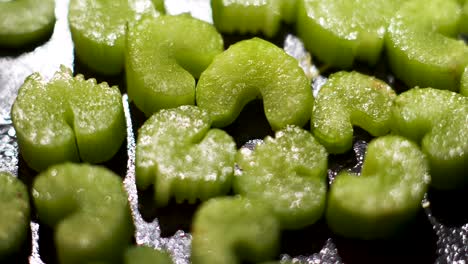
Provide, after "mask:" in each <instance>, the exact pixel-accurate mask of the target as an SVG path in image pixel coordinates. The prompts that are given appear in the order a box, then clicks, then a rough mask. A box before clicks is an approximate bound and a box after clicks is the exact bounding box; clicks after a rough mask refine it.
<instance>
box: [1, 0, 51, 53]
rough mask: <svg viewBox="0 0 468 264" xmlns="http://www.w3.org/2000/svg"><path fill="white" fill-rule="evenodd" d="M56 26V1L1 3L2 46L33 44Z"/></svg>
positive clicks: (19, 0)
mask: <svg viewBox="0 0 468 264" xmlns="http://www.w3.org/2000/svg"><path fill="white" fill-rule="evenodd" d="M54 24H55V1H54V0H41V1H37V0H12V1H10V0H7V1H0V46H5V47H13V48H15V47H19V46H24V45H28V44H31V43H33V42H35V41H38V40H40V39H41V38H44V37H46V36H47V35H48V34H50V33H51V32H52V30H53V28H54Z"/></svg>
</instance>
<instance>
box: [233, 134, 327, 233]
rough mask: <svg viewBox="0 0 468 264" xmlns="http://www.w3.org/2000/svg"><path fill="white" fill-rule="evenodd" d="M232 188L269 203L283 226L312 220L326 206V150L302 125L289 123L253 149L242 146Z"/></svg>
mask: <svg viewBox="0 0 468 264" xmlns="http://www.w3.org/2000/svg"><path fill="white" fill-rule="evenodd" d="M236 161H237V165H238V167H239V169H240V171H236V175H235V177H234V191H235V192H236V193H238V194H240V195H243V196H246V197H249V198H254V199H258V200H260V201H261V202H262V203H264V204H266V205H269V206H270V207H271V208H272V209H273V213H274V214H275V215H276V216H277V217H278V219H279V220H280V223H281V227H282V228H286V229H298V228H302V227H304V226H307V225H310V224H313V223H315V222H316V221H317V220H318V219H320V218H321V216H322V214H323V211H324V209H325V200H326V193H327V184H326V177H327V168H328V164H327V152H326V150H325V148H324V147H323V146H322V145H320V144H319V143H318V142H317V141H316V140H315V139H314V137H313V136H312V134H311V133H310V132H308V131H306V130H304V129H302V128H298V127H295V126H288V127H286V128H285V129H283V130H280V131H277V132H276V134H275V138H272V137H269V136H268V137H266V138H265V140H264V142H263V143H260V144H259V145H257V146H256V147H255V149H254V150H250V149H248V148H242V149H241V150H240V151H239V152H238V155H237V158H236Z"/></svg>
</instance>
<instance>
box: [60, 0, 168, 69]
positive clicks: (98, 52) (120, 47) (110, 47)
mask: <svg viewBox="0 0 468 264" xmlns="http://www.w3.org/2000/svg"><path fill="white" fill-rule="evenodd" d="M156 2H158V1H156ZM143 15H147V16H157V15H159V13H158V12H157V11H156V9H155V8H154V6H153V3H152V2H151V0H125V1H122V0H118V1H116V0H70V5H69V11H68V20H69V22H70V31H71V34H72V38H73V43H74V44H75V50H76V55H77V56H78V58H79V59H80V61H81V62H82V63H83V64H85V65H86V66H87V67H89V68H90V69H92V70H93V71H96V72H98V73H101V74H108V75H115V74H119V73H120V72H121V71H122V70H123V68H124V50H125V35H126V25H127V23H129V22H133V21H135V20H137V19H139V18H140V17H141V16H143Z"/></svg>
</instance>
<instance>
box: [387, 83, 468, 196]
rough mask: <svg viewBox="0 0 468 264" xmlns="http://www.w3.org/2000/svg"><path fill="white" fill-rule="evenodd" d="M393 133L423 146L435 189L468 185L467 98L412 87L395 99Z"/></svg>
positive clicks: (442, 91) (455, 94) (430, 89)
mask: <svg viewBox="0 0 468 264" xmlns="http://www.w3.org/2000/svg"><path fill="white" fill-rule="evenodd" d="M392 130H394V132H395V133H397V134H400V135H402V136H405V137H407V138H409V139H412V140H413V141H415V142H417V143H418V144H421V147H422V150H423V152H424V153H425V154H426V155H427V157H428V160H429V166H430V173H431V177H432V182H431V183H432V186H433V187H435V188H438V189H456V188H463V187H464V186H467V185H468V177H467V174H466V171H468V97H465V96H463V95H460V94H457V93H454V92H450V91H444V90H437V89H433V88H424V89H418V88H413V89H411V90H409V91H407V92H404V93H402V94H400V95H399V96H398V97H397V98H396V99H395V104H394V107H393V125H392Z"/></svg>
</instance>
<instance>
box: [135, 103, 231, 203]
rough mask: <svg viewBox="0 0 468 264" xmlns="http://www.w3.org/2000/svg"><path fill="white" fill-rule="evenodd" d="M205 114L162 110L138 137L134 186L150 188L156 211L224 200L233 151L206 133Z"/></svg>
mask: <svg viewBox="0 0 468 264" xmlns="http://www.w3.org/2000/svg"><path fill="white" fill-rule="evenodd" d="M210 125H211V121H210V118H209V116H208V113H207V112H206V111H203V110H201V109H199V108H197V107H196V106H181V107H178V108H173V109H164V110H161V111H159V112H157V113H155V114H154V115H153V116H152V117H151V118H149V119H148V120H147V121H146V122H145V124H144V125H143V126H142V127H141V128H140V130H139V131H138V140H137V146H136V181H137V185H138V187H139V188H143V189H144V188H147V187H148V186H149V185H150V184H152V183H154V189H155V193H154V195H155V201H156V204H157V205H158V206H165V205H167V204H168V202H169V200H170V198H171V196H174V197H175V199H176V202H183V201H185V200H188V201H189V202H191V203H194V202H195V201H196V200H197V199H200V200H202V201H203V200H207V199H208V198H211V197H214V196H218V195H222V194H226V193H227V192H228V191H229V190H230V188H231V179H232V175H233V173H234V159H235V154H236V151H237V150H236V145H235V143H234V140H233V139H232V138H231V137H230V136H229V135H228V134H227V133H226V132H224V131H222V130H219V129H210Z"/></svg>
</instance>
